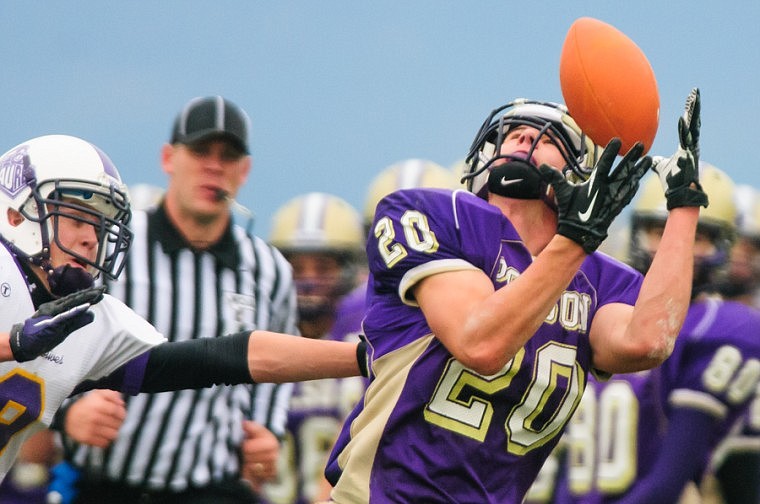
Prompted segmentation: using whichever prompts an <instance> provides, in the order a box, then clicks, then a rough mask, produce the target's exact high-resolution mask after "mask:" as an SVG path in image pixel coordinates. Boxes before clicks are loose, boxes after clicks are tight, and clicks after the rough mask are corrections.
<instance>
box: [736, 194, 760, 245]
mask: <svg viewBox="0 0 760 504" xmlns="http://www.w3.org/2000/svg"><path fill="white" fill-rule="evenodd" d="M735 199H736V210H737V215H736V232H737V234H738V235H739V236H741V237H743V238H747V239H750V240H753V241H756V242H757V243H758V246H760V194H759V193H758V192H757V191H756V190H755V188H754V187H752V186H750V185H747V184H740V185H737V186H736V191H735Z"/></svg>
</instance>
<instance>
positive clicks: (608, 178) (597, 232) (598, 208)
mask: <svg viewBox="0 0 760 504" xmlns="http://www.w3.org/2000/svg"><path fill="white" fill-rule="evenodd" d="M620 145H621V142H620V140H619V139H617V138H613V139H612V140H610V143H609V144H607V147H605V149H604V152H602V155H601V156H600V157H599V161H597V163H596V166H595V167H594V171H592V172H591V177H589V179H588V180H586V181H585V182H583V183H579V184H573V183H571V182H568V181H567V180H566V179H565V177H564V176H563V175H562V174H561V173H560V172H559V171H557V170H555V169H554V168H552V167H551V166H548V165H541V166H540V167H539V171H540V172H541V177H542V178H543V179H544V181H546V182H547V183H549V184H551V186H552V187H553V188H554V194H555V198H556V199H557V210H558V214H559V223H558V226H557V233H558V234H561V235H562V236H566V237H567V238H570V239H571V240H573V241H574V242H576V243H578V244H579V245H580V246H581V247H583V250H585V251H586V253H587V254H590V253H592V252H593V251H595V250H596V249H597V247H599V245H600V244H601V243H602V241H603V240H604V239H605V238H606V237H607V228H609V226H610V224H611V223H612V220H613V219H614V218H615V217H616V216H617V215H618V214H619V213H620V211H621V210H623V208H624V207H625V206H626V205H627V204H628V203H630V201H631V199H632V198H633V196H634V195H635V194H636V190H637V189H638V187H639V180H641V177H643V176H644V174H645V173H646V172H647V170H649V168H650V166H651V165H652V160H651V158H649V157H648V156H644V157H641V154H642V153H643V152H644V145H643V144H642V143H641V142H639V143H637V144H636V145H634V146H633V147H631V150H629V151H628V153H627V154H626V155H625V156H624V157H623V159H621V160H620V163H618V165H617V168H616V169H615V172H614V173H612V174H610V170H611V169H612V165H613V163H614V162H615V158H616V157H617V155H618V152H619V151H620Z"/></svg>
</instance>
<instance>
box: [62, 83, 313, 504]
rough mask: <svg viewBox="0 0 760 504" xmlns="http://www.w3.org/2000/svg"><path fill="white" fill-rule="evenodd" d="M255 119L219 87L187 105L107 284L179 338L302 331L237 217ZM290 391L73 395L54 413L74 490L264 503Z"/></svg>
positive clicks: (82, 494)
mask: <svg viewBox="0 0 760 504" xmlns="http://www.w3.org/2000/svg"><path fill="white" fill-rule="evenodd" d="M248 127H249V119H248V117H247V115H246V113H245V112H244V111H243V110H242V109H240V108H239V107H237V106H236V105H234V104H233V103H231V102H230V101H229V100H226V99H224V98H222V97H219V96H214V97H206V98H196V99H194V100H191V101H190V102H189V103H187V104H186V105H185V106H184V108H183V109H182V110H181V111H180V113H179V114H178V115H177V118H176V120H175V122H174V126H173V131H172V136H171V140H170V142H169V143H167V144H165V145H164V146H163V148H162V151H161V163H162V166H163V170H164V172H165V173H166V174H167V175H168V177H169V183H168V188H167V190H166V194H165V196H164V198H163V199H162V200H160V202H159V203H158V204H157V205H156V206H154V207H152V208H150V209H148V210H147V211H145V212H144V211H137V212H135V214H134V217H133V220H132V223H131V228H132V231H133V232H134V235H135V236H134V243H133V244H132V248H131V252H130V256H129V260H128V263H127V266H126V269H125V271H124V272H123V273H122V275H121V276H120V279H119V280H118V281H117V282H115V283H111V284H109V286H108V287H109V292H110V293H111V294H113V295H114V296H116V297H118V298H120V299H122V300H123V301H124V302H126V303H127V304H128V305H129V306H130V307H132V308H133V309H134V310H135V311H136V312H137V313H138V314H140V315H142V316H144V317H145V318H146V319H148V321H150V322H151V323H152V324H153V325H155V327H156V328H157V329H158V330H159V331H161V332H162V333H164V335H165V336H166V337H167V338H168V339H169V340H170V341H182V340H188V339H194V338H214V337H218V336H221V335H224V334H231V333H235V332H238V331H241V330H252V329H266V330H271V331H276V332H282V333H288V334H298V332H297V328H296V321H297V320H296V311H295V290H294V285H293V279H292V274H291V271H290V267H289V265H288V263H287V262H286V261H285V259H284V258H283V257H282V255H281V254H280V253H279V252H278V251H277V250H276V249H274V248H272V247H270V246H269V245H267V244H266V243H265V242H264V241H263V240H262V239H260V238H258V237H255V236H251V235H249V234H247V233H246V231H245V230H244V229H243V228H241V227H240V226H238V225H236V224H234V223H233V221H232V216H231V205H232V204H234V197H235V195H236V194H237V192H238V190H239V188H240V187H241V186H242V185H243V183H244V182H245V181H246V178H247V176H248V173H249V171H250V167H251V158H250V155H249V149H248ZM291 389H292V384H283V385H272V384H257V385H236V386H217V387H213V388H208V389H201V390H185V391H180V392H165V393H157V394H140V395H138V396H134V397H123V398H122V397H120V396H116V397H114V396H113V395H112V394H111V391H94V392H92V393H90V394H88V395H85V396H83V397H81V398H78V399H77V400H76V401H73V402H71V403H70V404H69V405H68V407H67V408H66V409H65V410H62V413H61V414H60V415H59V418H58V423H59V424H60V425H62V428H63V429H64V431H65V433H66V437H65V439H64V448H65V458H66V460H67V461H68V462H69V463H71V464H73V465H74V466H76V467H77V468H79V469H80V479H79V482H78V497H77V500H76V501H75V502H78V503H98V504H102V503H109V504H120V503H129V504H133V503H162V504H173V503H177V504H179V503H182V504H211V503H213V504H233V503H252V502H259V498H258V496H257V495H256V493H255V491H254V489H255V488H257V486H258V485H260V483H261V482H263V481H265V480H266V479H267V478H271V477H274V475H275V472H274V471H275V466H276V459H277V456H278V451H279V442H278V437H279V436H281V435H283V432H284V424H285V419H286V414H287V406H288V402H289V399H290V394H291ZM125 408H126V411H125ZM77 441H78V442H80V443H88V444H89V445H94V446H95V447H93V446H88V445H85V444H77V443H76V442H77ZM97 446H99V448H98V447H97ZM243 462H245V464H246V465H247V467H249V468H255V470H250V471H246V475H249V473H250V475H251V478H250V479H252V480H253V481H252V482H253V485H250V484H248V483H247V482H244V481H243V480H242V479H241V476H242V475H243V473H244V471H243ZM257 478H258V480H257Z"/></svg>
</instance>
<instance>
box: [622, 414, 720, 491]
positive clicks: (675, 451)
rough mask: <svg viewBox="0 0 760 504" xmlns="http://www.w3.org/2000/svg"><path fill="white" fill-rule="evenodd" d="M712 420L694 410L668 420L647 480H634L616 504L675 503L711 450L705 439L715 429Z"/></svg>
mask: <svg viewBox="0 0 760 504" xmlns="http://www.w3.org/2000/svg"><path fill="white" fill-rule="evenodd" d="M715 423H716V422H715V418H713V417H712V416H711V415H709V414H706V413H703V412H701V411H698V410H693V409H676V410H674V412H673V413H672V416H671V417H670V422H669V424H668V430H667V433H666V434H665V436H664V438H663V440H662V447H661V450H660V453H659V455H658V457H657V460H656V461H655V463H654V465H653V466H652V467H651V470H650V471H649V474H648V475H647V477H645V478H642V479H638V480H636V483H635V484H634V486H633V487H632V488H631V489H630V491H628V492H626V494H625V497H624V498H622V499H620V500H619V501H616V502H617V503H618V504H625V503H630V504H639V503H641V502H647V503H649V504H657V503H663V504H670V503H673V502H678V497H679V496H680V495H681V492H682V491H683V488H684V487H685V486H686V484H687V483H688V482H689V481H690V480H691V479H692V478H698V477H699V472H700V471H701V469H702V467H703V463H702V461H703V460H705V457H707V455H708V453H709V452H710V449H711V443H710V438H711V436H709V435H706V433H708V432H710V431H711V430H712V429H713V428H714V426H715Z"/></svg>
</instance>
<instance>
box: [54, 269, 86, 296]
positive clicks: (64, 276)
mask: <svg viewBox="0 0 760 504" xmlns="http://www.w3.org/2000/svg"><path fill="white" fill-rule="evenodd" d="M94 283H95V279H94V278H93V277H92V275H90V274H89V273H88V272H87V271H85V270H84V269H82V268H73V267H71V266H69V265H68V264H66V265H65V266H59V267H57V268H55V269H54V270H53V271H51V272H50V273H48V284H49V285H50V292H51V293H52V294H53V295H55V296H66V295H68V294H72V293H74V292H77V291H81V290H84V289H89V288H90V287H92V286H93V285H94Z"/></svg>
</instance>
